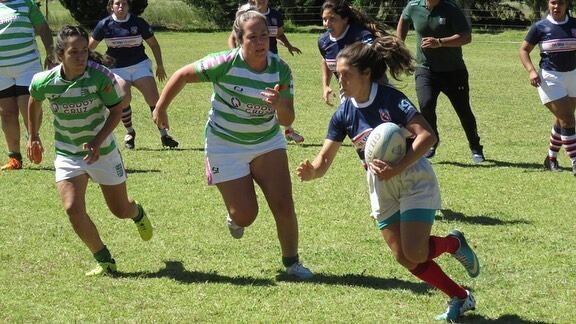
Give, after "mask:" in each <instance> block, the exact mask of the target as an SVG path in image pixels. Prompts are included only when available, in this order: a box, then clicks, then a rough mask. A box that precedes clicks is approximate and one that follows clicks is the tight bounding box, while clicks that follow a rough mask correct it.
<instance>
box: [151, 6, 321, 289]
mask: <svg viewBox="0 0 576 324" xmlns="http://www.w3.org/2000/svg"><path fill="white" fill-rule="evenodd" d="M234 33H235V34H236V39H238V40H239V42H240V47H237V48H234V49H231V50H228V51H224V52H219V53H214V54H210V55H208V56H207V57H205V58H203V59H201V60H199V61H196V62H194V63H192V64H189V65H186V66H184V67H182V68H180V69H179V70H178V71H176V72H175V73H174V74H173V75H172V76H171V77H170V79H169V80H168V83H167V84H166V87H164V89H163V90H162V94H161V95H160V100H159V101H158V105H157V106H156V109H155V110H154V113H153V116H154V120H155V121H156V123H157V125H158V126H159V127H168V115H167V109H168V106H169V105H170V103H171V102H172V100H173V99H174V98H175V97H176V96H177V95H178V93H180V91H182V89H183V88H184V86H186V84H188V83H197V82H211V83H212V84H213V87H214V94H213V95H212V103H211V104H212V105H211V106H212V107H211V110H210V114H209V117H208V123H207V124H206V131H205V136H206V144H205V147H204V148H205V154H206V176H207V180H208V184H214V185H216V187H217V188H218V190H219V191H220V194H221V195H222V198H223V199H224V203H225V205H226V209H227V212H228V215H227V217H226V224H227V226H228V229H229V231H230V234H231V235H232V237H234V238H237V239H239V238H241V237H242V236H243V234H244V229H245V227H247V226H249V225H250V224H252V223H253V222H254V221H255V220H256V216H257V215H258V200H257V198H256V191H255V188H254V183H256V184H258V186H260V189H262V192H263V193H264V197H265V198H266V201H267V202H268V206H269V207H270V210H271V211H272V214H273V216H274V220H275V221H276V229H277V232H278V239H279V241H280V248H281V252H282V262H283V264H284V266H285V267H286V272H287V273H288V274H290V275H294V276H296V277H297V278H300V279H308V278H311V277H312V276H313V274H312V272H311V271H310V270H308V269H307V268H306V267H304V266H303V265H302V264H301V263H300V260H299V257H298V221H297V219H296V212H295V210H294V201H293V198H292V183H291V180H290V171H289V169H288V157H287V155H286V140H285V139H284V136H283V134H282V133H281V131H280V127H279V125H290V124H291V123H292V122H293V121H294V117H295V115H294V92H293V80H292V73H291V71H290V68H289V66H288V65H287V64H286V63H285V62H284V61H283V60H282V59H280V58H279V57H278V55H275V54H272V53H271V52H269V50H268V49H269V44H270V42H269V39H268V38H269V35H268V26H267V24H266V17H265V16H264V15H262V14H261V13H259V12H257V11H254V10H250V11H239V12H238V13H237V15H236V20H235V22H234Z"/></svg>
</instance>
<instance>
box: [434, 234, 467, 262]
mask: <svg viewBox="0 0 576 324" xmlns="http://www.w3.org/2000/svg"><path fill="white" fill-rule="evenodd" d="M459 247H460V241H458V239H457V238H455V237H454V236H446V237H439V236H430V240H429V243H428V260H433V259H436V258H437V257H438V256H439V255H441V254H442V253H445V252H448V253H450V254H454V253H456V250H458V248H459Z"/></svg>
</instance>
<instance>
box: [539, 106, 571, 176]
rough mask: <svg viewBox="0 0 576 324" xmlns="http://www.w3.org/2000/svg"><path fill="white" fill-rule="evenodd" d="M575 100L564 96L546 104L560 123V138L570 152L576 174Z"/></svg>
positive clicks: (567, 152)
mask: <svg viewBox="0 0 576 324" xmlns="http://www.w3.org/2000/svg"><path fill="white" fill-rule="evenodd" d="M575 100H576V99H575V98H570V97H564V98H561V99H558V100H554V101H551V102H549V103H547V104H546V107H547V108H548V109H549V110H550V111H551V112H552V113H553V114H554V116H555V117H556V119H557V123H558V124H559V125H560V138H561V139H562V145H563V146H564V149H565V150H566V154H568V156H569V157H570V160H571V161H572V171H573V174H574V175H576V129H575V120H574V110H575V107H576V104H575Z"/></svg>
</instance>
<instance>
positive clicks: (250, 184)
mask: <svg viewBox="0 0 576 324" xmlns="http://www.w3.org/2000/svg"><path fill="white" fill-rule="evenodd" d="M216 187H218V190H219V191H220V194H221V195H222V198H223V199H224V204H225V205H226V209H227V210H228V216H230V218H231V219H232V221H233V222H234V224H235V225H237V226H240V227H247V226H250V225H251V224H252V223H253V222H254V220H256V216H257V215H258V201H257V200H256V191H255V190H254V181H253V180H252V176H251V175H247V176H244V177H242V178H239V179H234V180H230V181H225V182H221V183H218V184H216Z"/></svg>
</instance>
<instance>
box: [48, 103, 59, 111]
mask: <svg viewBox="0 0 576 324" xmlns="http://www.w3.org/2000/svg"><path fill="white" fill-rule="evenodd" d="M50 109H52V112H54V113H57V112H58V105H57V104H55V103H52V104H51V105H50Z"/></svg>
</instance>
